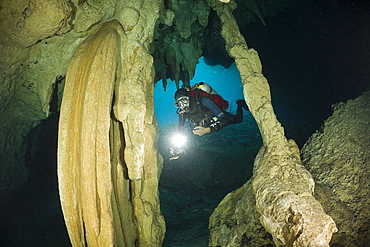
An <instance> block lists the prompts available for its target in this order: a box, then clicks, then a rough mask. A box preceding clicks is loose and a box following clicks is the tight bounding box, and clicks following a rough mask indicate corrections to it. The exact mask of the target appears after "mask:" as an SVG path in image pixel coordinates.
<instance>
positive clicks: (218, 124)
mask: <svg viewBox="0 0 370 247" xmlns="http://www.w3.org/2000/svg"><path fill="white" fill-rule="evenodd" d="M227 125H229V123H228V121H227V120H226V118H222V119H219V120H217V121H215V122H213V123H211V125H210V126H209V127H203V126H197V127H195V128H194V129H193V133H194V135H198V136H203V135H205V134H208V133H211V132H214V131H219V130H220V129H222V128H225V127H226V126H227Z"/></svg>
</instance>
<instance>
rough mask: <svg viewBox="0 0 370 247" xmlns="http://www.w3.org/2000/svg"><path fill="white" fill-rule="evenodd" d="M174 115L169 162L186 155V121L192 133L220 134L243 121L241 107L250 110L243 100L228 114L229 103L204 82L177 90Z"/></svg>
mask: <svg viewBox="0 0 370 247" xmlns="http://www.w3.org/2000/svg"><path fill="white" fill-rule="evenodd" d="M175 100H176V101H175V106H176V107H177V111H176V113H177V114H179V124H178V131H179V133H177V134H176V135H174V136H173V139H172V142H173V145H174V146H173V147H171V148H170V154H171V155H172V157H170V161H171V160H176V159H178V158H180V155H182V154H185V155H186V149H185V147H184V145H185V143H186V141H187V137H186V135H183V134H182V133H183V132H184V126H185V123H186V120H188V122H189V123H190V124H191V125H192V126H193V131H192V132H193V134H194V135H198V136H203V135H205V134H208V133H210V132H214V131H219V130H220V129H222V128H225V127H226V126H228V125H229V124H236V123H241V122H243V108H244V109H245V110H247V111H249V109H248V106H247V104H246V102H245V100H241V99H239V100H237V101H236V103H237V105H238V107H237V110H236V114H235V115H234V114H231V113H229V112H227V111H226V110H227V108H228V107H229V102H227V101H226V100H224V99H223V98H222V97H221V96H220V95H219V94H218V93H217V92H216V91H215V90H213V88H211V87H210V86H209V85H208V84H207V83H205V82H200V83H197V84H195V85H194V86H192V87H189V88H184V87H183V88H180V89H178V90H177V91H176V92H175Z"/></svg>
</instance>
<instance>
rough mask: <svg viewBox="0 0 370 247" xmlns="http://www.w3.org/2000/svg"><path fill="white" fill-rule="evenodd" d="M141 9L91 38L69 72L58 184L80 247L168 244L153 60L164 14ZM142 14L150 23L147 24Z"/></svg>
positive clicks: (130, 9)
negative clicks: (160, 17) (153, 40)
mask: <svg viewBox="0 0 370 247" xmlns="http://www.w3.org/2000/svg"><path fill="white" fill-rule="evenodd" d="M133 4H139V5H138V6H131V7H130V6H128V5H129V4H125V7H126V8H122V9H123V11H122V13H123V14H122V15H123V16H122V18H120V17H119V19H120V21H116V20H113V21H110V22H106V23H104V24H103V25H102V26H101V27H100V29H99V30H98V32H96V33H95V34H92V35H91V36H90V37H88V38H87V39H86V40H85V41H84V42H83V43H82V44H81V46H80V47H79V48H78V49H77V51H76V52H75V54H74V56H73V57H72V59H71V60H70V62H69V65H68V69H67V77H66V85H65V89H64V95H63V101H62V107H61V115H60V122H59V139H58V177H59V190H60V198H61V203H62V209H63V213H64V218H65V222H66V225H67V229H68V233H69V236H70V239H71V242H72V245H73V246H75V247H76V246H102V247H105V246H128V247H131V246H148V247H149V246H161V244H162V241H163V238H164V232H165V226H164V219H163V216H162V215H161V214H160V209H159V200H158V179H159V171H160V166H161V164H162V160H161V157H160V156H159V155H158V152H157V150H156V138H157V126H156V121H155V119H154V109H153V107H154V106H153V105H154V104H153V91H154V83H153V77H154V76H153V61H152V58H151V56H150V55H149V54H148V43H149V41H150V39H151V37H152V34H153V31H152V30H154V23H155V20H156V15H157V12H155V11H154V12H153V2H152V4H151V5H149V4H143V3H138V1H135V3H133ZM122 5H124V4H123V3H122ZM158 6H159V2H157V7H158ZM149 7H150V8H149ZM127 8H128V9H127ZM140 8H145V11H142V13H149V14H148V16H144V17H142V16H139V15H138V13H139V12H138V11H137V10H138V9H140ZM148 9H150V11H148ZM128 12H130V13H131V14H129V16H130V17H131V18H128V16H127V15H128V14H127V13H128ZM135 13H136V14H137V15H135ZM149 17H150V18H149ZM144 27H145V28H147V29H148V30H146V31H145V32H144V30H143V29H144ZM113 105H114V106H113ZM113 108H114V110H113Z"/></svg>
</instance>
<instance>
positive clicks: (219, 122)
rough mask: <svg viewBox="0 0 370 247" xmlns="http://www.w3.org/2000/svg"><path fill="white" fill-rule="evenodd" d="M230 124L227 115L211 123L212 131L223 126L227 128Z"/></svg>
mask: <svg viewBox="0 0 370 247" xmlns="http://www.w3.org/2000/svg"><path fill="white" fill-rule="evenodd" d="M228 125H229V122H228V121H227V119H226V117H224V118H221V119H218V120H217V121H215V122H213V123H211V124H210V125H209V128H210V129H211V132H214V131H219V130H220V129H222V128H225V127H226V126H228Z"/></svg>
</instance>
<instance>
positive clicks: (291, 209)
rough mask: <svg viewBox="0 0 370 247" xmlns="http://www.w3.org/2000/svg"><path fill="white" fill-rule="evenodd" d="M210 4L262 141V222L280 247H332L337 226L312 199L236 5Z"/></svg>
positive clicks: (258, 189)
mask: <svg viewBox="0 0 370 247" xmlns="http://www.w3.org/2000/svg"><path fill="white" fill-rule="evenodd" d="M209 3H210V5H211V7H212V8H213V9H214V10H215V11H216V12H217V14H218V15H219V17H220V19H221V23H222V31H221V35H222V36H223V37H224V39H225V43H226V49H227V51H228V53H229V55H230V56H231V57H233V58H234V59H235V64H236V66H237V68H238V70H239V72H240V76H241V79H242V84H243V90H244V97H245V99H246V101H247V104H248V105H249V108H250V110H251V113H252V115H253V116H254V118H255V119H256V122H257V124H258V127H259V129H260V132H261V135H262V138H263V144H264V145H263V147H262V148H261V150H260V152H259V154H258V155H257V157H256V160H255V167H254V175H253V178H252V186H253V191H254V194H255V197H256V209H257V211H258V212H259V213H260V214H261V215H262V216H261V218H260V221H261V223H262V225H263V226H264V227H265V228H266V230H267V231H268V232H269V233H271V235H272V236H273V238H274V242H275V243H276V245H277V246H280V245H286V246H302V247H303V246H329V242H330V239H331V236H332V234H333V232H335V231H336V230H337V229H336V226H335V223H334V221H333V220H332V218H331V217H330V216H328V215H326V214H325V212H324V211H323V209H322V206H321V205H320V203H319V202H317V201H316V200H315V199H314V197H313V190H314V182H313V179H312V177H311V175H310V174H309V172H308V171H307V170H306V169H305V168H304V167H303V166H302V164H301V161H300V157H299V150H298V147H297V145H296V144H295V142H294V141H293V140H289V141H288V140H287V139H286V138H285V136H284V129H283V128H282V127H281V125H280V123H279V122H278V120H277V119H276V116H275V113H274V110H273V108H272V104H271V96H270V88H269V85H268V82H267V79H266V78H265V77H264V75H263V74H262V65H261V62H260V60H259V57H258V54H257V52H256V51H255V50H253V49H249V48H248V46H247V43H246V41H245V39H244V37H243V36H242V35H241V33H240V32H239V28H238V25H237V23H236V20H235V19H234V17H233V15H232V10H233V9H234V8H235V7H236V6H235V5H234V4H233V3H232V2H230V3H228V4H223V3H220V2H218V1H216V0H209Z"/></svg>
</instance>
